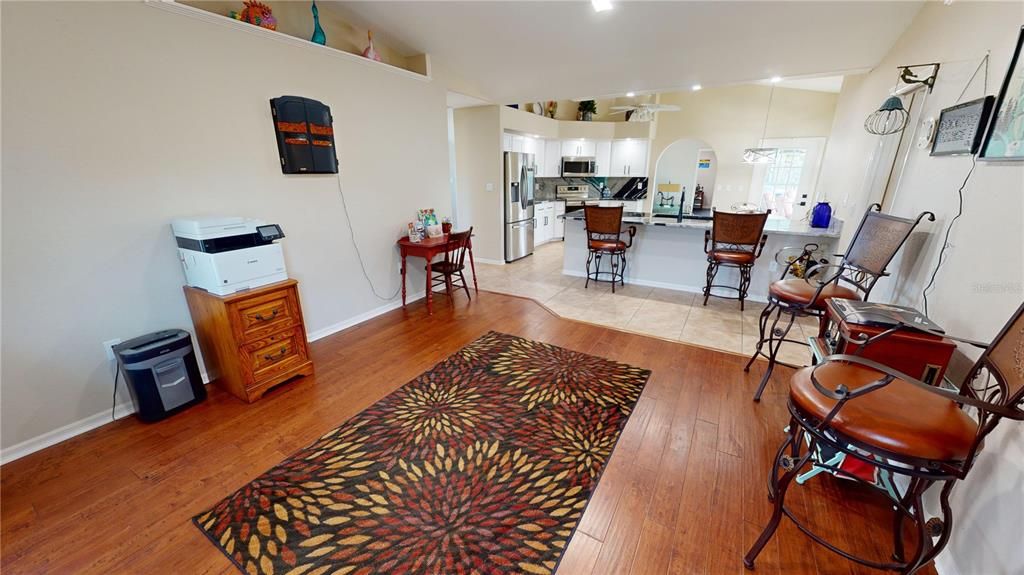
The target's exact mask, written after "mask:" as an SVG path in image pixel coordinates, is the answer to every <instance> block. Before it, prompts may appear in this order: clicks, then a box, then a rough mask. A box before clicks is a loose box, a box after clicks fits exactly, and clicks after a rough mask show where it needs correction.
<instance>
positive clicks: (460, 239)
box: [430, 227, 473, 299]
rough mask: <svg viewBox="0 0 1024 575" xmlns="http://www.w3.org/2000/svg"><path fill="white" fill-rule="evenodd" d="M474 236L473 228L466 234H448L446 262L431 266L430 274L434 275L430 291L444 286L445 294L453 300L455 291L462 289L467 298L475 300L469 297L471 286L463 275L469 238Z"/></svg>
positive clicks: (445, 252)
mask: <svg viewBox="0 0 1024 575" xmlns="http://www.w3.org/2000/svg"><path fill="white" fill-rule="evenodd" d="M472 235H473V228H472V227H470V228H469V229H468V230H466V231H464V232H455V233H451V234H448V243H447V245H446V246H445V251H444V260H443V261H439V262H433V263H431V264H430V273H432V274H433V277H432V278H431V285H430V289H434V288H435V287H437V286H440V285H443V286H444V291H445V293H446V294H447V295H448V297H449V298H451V297H452V291H453V289H454V288H456V287H461V288H462V289H464V290H466V297H467V298H469V299H473V298H472V297H471V296H470V295H469V286H468V285H467V284H466V276H465V275H463V270H465V269H466V265H465V263H466V252H467V251H469V238H470V236H472ZM456 276H458V280H457V281H458V284H461V285H458V284H457V283H456V279H455V278H456Z"/></svg>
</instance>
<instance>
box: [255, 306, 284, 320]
mask: <svg viewBox="0 0 1024 575" xmlns="http://www.w3.org/2000/svg"><path fill="white" fill-rule="evenodd" d="M278 311H279V310H278V309H277V308H274V311H272V312H270V316H269V317H267V316H264V315H263V314H261V313H258V314H256V315H254V316H253V317H254V318H256V319H257V320H258V321H270V320H272V319H274V318H275V317H277V312H278Z"/></svg>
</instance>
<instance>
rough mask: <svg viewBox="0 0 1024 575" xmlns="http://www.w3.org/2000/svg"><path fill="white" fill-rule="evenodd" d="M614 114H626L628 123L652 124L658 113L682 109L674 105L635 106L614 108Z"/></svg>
mask: <svg viewBox="0 0 1024 575" xmlns="http://www.w3.org/2000/svg"><path fill="white" fill-rule="evenodd" d="M611 109H612V110H615V111H614V112H612V114H625V115H626V121H627V122H650V121H651V120H653V119H654V114H655V113H657V112H678V111H679V110H680V109H681V108H680V107H679V106H673V105H672V104H635V105H633V106H612V107H611Z"/></svg>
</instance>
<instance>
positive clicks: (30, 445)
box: [0, 291, 426, 465]
mask: <svg viewBox="0 0 1024 575" xmlns="http://www.w3.org/2000/svg"><path fill="white" fill-rule="evenodd" d="M424 295H426V292H423V291H420V292H417V293H414V294H411V295H408V296H407V297H406V301H407V302H413V301H416V300H420V299H423V297H424ZM400 307H402V301H401V300H397V301H392V302H388V303H386V304H384V305H382V306H379V307H376V308H374V309H371V310H370V311H367V312H365V313H361V314H359V315H357V316H354V317H351V318H349V319H346V320H345V321H341V322H338V323H335V324H332V325H329V326H327V327H325V328H322V329H318V330H316V331H314V332H310V333H308V334H306V339H307V341H311V342H312V341H316V340H318V339H322V338H325V337H327V336H329V335H331V334H335V333H338V332H339V331H341V330H343V329H347V328H350V327H352V326H354V325H356V324H360V323H363V322H364V321H366V320H369V319H373V318H375V317H377V316H379V315H381V314H384V313H387V312H389V311H391V310H393V309H398V308H400ZM201 375H202V377H203V383H204V384H207V385H209V383H210V378H209V376H207V375H206V372H205V371H203V372H202V373H201ZM134 413H135V406H134V405H132V403H131V401H127V402H122V403H118V404H117V405H116V406H114V419H113V420H112V419H110V410H106V409H105V410H103V411H102V412H100V413H96V414H93V415H90V416H88V417H85V418H83V419H79V420H78V421H73V422H71V423H69V424H67V425H64V426H62V427H58V428H57V429H54V430H53V431H48V432H46V433H44V434H42V435H38V436H36V437H33V438H31V439H26V440H25V441H22V442H21V443H17V444H15V445H12V446H10V447H7V448H4V449H0V465H2V464H5V463H9V462H11V461H14V460H16V459H21V458H22V457H25V456H26V455H29V454H30V453H35V452H36V451H39V450H41V449H46V448H47V447H51V446H53V445H57V444H58V443H60V442H62V441H67V440H68V439H71V438H73V437H75V436H78V435H81V434H83V433H85V432H87V431H92V430H93V429H96V428H97V427H102V426H104V425H106V424H108V423H111V422H112V421H116V420H118V419H121V418H123V417H128V416H129V415H132V414H134Z"/></svg>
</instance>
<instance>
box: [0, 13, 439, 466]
mask: <svg viewBox="0 0 1024 575" xmlns="http://www.w3.org/2000/svg"><path fill="white" fill-rule="evenodd" d="M2 10H3V16H2V26H3V29H2V42H3V45H2V53H3V62H2V64H3V66H2V70H3V94H2V103H3V191H4V195H3V232H2V233H3V238H2V239H3V286H2V294H3V296H2V297H3V300H2V305H3V310H2V313H3V331H4V338H3V342H2V370H3V371H2V382H3V407H2V418H3V422H2V429H0V433H2V445H3V446H4V447H10V446H12V445H15V444H18V443H19V442H23V441H25V440H28V439H30V438H33V437H36V436H39V435H41V434H44V433H47V432H50V431H52V430H54V429H56V428H59V427H61V426H64V425H66V424H70V423H73V422H75V421H78V420H81V419H83V418H86V417H88V416H92V415H94V414H97V413H101V412H103V411H104V410H105V409H106V410H109V408H110V389H111V372H110V371H109V369H108V366H107V363H106V360H105V358H104V352H103V350H102V349H101V342H103V341H104V340H108V339H112V338H116V337H120V338H129V337H133V336H136V335H140V334H143V333H146V332H149V331H153V330H157V329H162V328H171V327H182V328H191V321H190V318H189V315H188V310H187V308H186V305H185V300H184V297H183V294H182V291H181V286H182V284H183V282H184V277H183V274H182V272H181V269H180V266H179V263H178V261H177V257H176V250H175V246H174V241H173V238H172V236H171V234H170V229H169V226H168V222H169V221H170V219H171V218H172V217H175V216H181V215H190V214H227V215H240V216H250V217H258V218H263V219H266V220H269V221H273V222H277V223H280V224H281V225H282V227H283V229H284V231H285V233H286V234H287V238H286V239H285V240H283V245H284V251H285V257H286V260H287V265H288V271H289V274H290V275H291V276H292V277H294V278H297V279H298V280H299V282H300V283H299V288H300V293H301V297H302V305H303V308H304V312H305V319H306V322H307V329H308V331H309V332H317V331H320V330H325V329H330V328H331V326H334V325H337V324H339V323H341V322H345V321H346V320H348V319H350V318H353V317H356V316H359V315H360V314H364V313H366V312H368V311H370V310H373V309H376V308H378V307H379V306H381V305H383V304H384V302H382V301H380V300H378V299H376V298H375V297H374V296H373V295H372V294H371V292H370V290H369V288H368V286H367V283H366V281H365V280H364V279H363V278H362V277H361V275H360V273H359V266H358V263H357V262H356V258H355V252H354V251H353V246H352V244H351V242H350V241H349V228H348V226H347V225H346V224H345V222H344V218H343V214H342V209H341V202H340V199H339V194H338V179H337V178H335V176H332V175H324V176H319V175H318V176H284V175H282V174H281V172H280V167H279V161H278V156H277V149H276V145H275V140H274V132H273V129H272V124H271V117H270V108H269V104H268V100H269V99H270V98H272V97H275V96H280V95H284V94H292V95H301V96H306V97H311V98H315V99H319V100H322V101H324V102H325V103H327V104H328V105H330V106H331V109H332V111H333V114H334V121H335V124H334V128H335V131H336V138H337V142H338V156H339V159H340V163H341V175H340V181H341V184H342V186H344V189H345V192H346V195H347V199H348V205H349V208H350V209H351V211H352V220H353V224H354V228H355V234H356V238H357V240H358V242H359V244H360V247H361V248H362V251H363V254H364V256H365V259H366V263H367V268H368V271H369V274H370V276H371V277H372V278H373V279H374V281H375V282H376V284H377V285H378V287H379V289H380V290H381V291H385V292H388V293H393V292H394V291H395V290H396V288H397V286H398V277H399V276H398V255H397V250H396V248H395V246H394V242H395V240H396V238H398V237H399V235H400V233H401V230H402V228H403V227H404V224H405V223H406V222H408V221H410V220H411V219H413V217H414V213H415V210H416V209H417V208H421V207H427V206H433V207H438V208H445V207H446V206H448V205H449V194H448V190H447V182H446V180H447V176H448V167H447V166H448V158H447V151H446V145H445V142H446V125H445V89H444V86H442V85H439V84H438V83H436V82H426V81H420V80H417V79H412V78H409V77H407V76H405V75H402V74H398V73H394V72H391V71H388V70H387V69H385V68H384V67H382V66H379V65H374V64H370V63H366V62H362V61H358V60H354V59H351V58H345V57H341V56H337V55H333V54H330V53H329V52H328V51H327V50H323V49H315V48H303V47H296V46H292V45H289V44H286V43H281V42H277V41H274V40H270V39H267V38H266V37H264V36H263V35H258V34H252V33H248V32H245V31H239V30H235V29H232V28H228V27H224V26H221V25H217V24H211V23H208V22H204V21H201V20H196V19H192V18H189V17H184V16H181V15H178V14H173V13H169V12H167V11H164V10H160V9H156V8H153V7H151V6H146V5H144V4H141V3H120V2H116V3H97V2H89V3H66V4H51V3H13V2H3V3H2ZM396 166H400V169H396ZM422 281H423V275H422V272H418V271H414V272H413V275H412V276H411V277H410V283H411V286H410V287H411V290H413V291H416V290H422V288H420V286H421V284H422Z"/></svg>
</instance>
